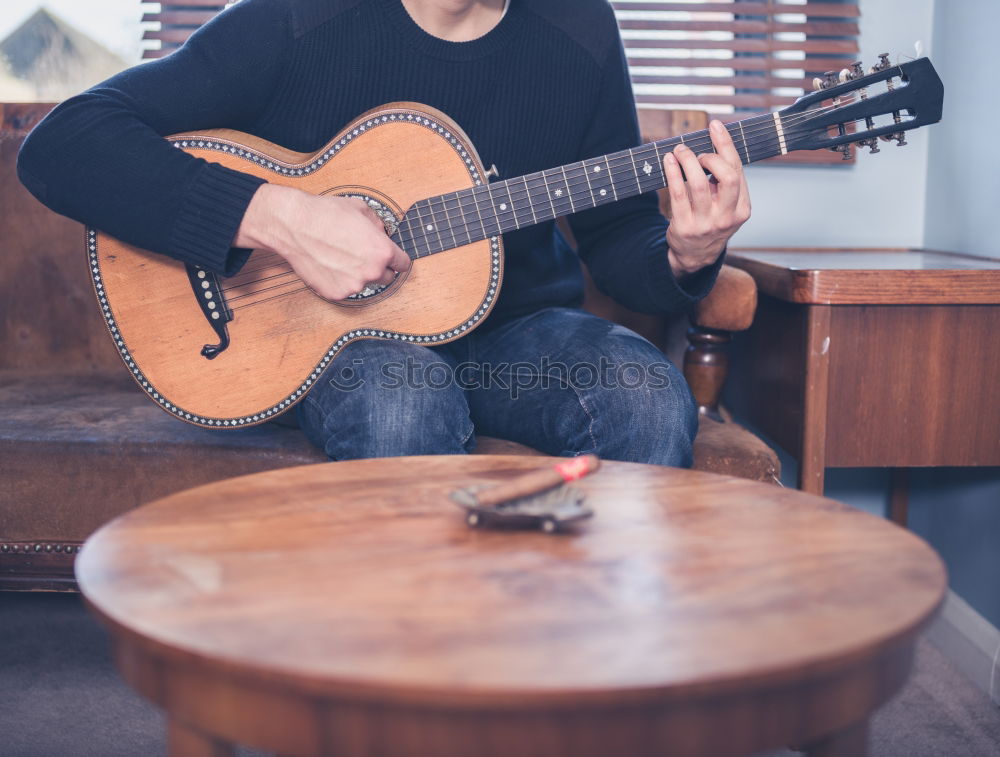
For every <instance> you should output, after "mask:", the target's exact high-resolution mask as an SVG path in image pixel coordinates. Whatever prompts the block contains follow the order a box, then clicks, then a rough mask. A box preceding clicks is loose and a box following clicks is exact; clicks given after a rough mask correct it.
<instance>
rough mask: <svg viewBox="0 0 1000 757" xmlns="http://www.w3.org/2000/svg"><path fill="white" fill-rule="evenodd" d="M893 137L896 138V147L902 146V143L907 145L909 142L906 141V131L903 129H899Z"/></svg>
mask: <svg viewBox="0 0 1000 757" xmlns="http://www.w3.org/2000/svg"><path fill="white" fill-rule="evenodd" d="M893 137H894V138H895V140H896V147H903V146H904V145H908V144H909V142H907V141H906V132H905V131H901V132H899V133H897V134H894V135H893Z"/></svg>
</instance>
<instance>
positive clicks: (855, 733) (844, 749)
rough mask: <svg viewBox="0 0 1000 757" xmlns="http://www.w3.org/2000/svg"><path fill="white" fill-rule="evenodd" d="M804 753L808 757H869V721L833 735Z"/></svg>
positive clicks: (805, 749)
mask: <svg viewBox="0 0 1000 757" xmlns="http://www.w3.org/2000/svg"><path fill="white" fill-rule="evenodd" d="M802 751H804V752H805V753H806V755H807V756H808V757H868V721H867V720H863V721H862V722H860V723H856V724H855V725H853V726H851V727H849V728H845V729H844V730H843V731H838V732H837V733H834V734H831V735H830V736H828V737H827V738H825V739H823V740H822V741H817V742H816V743H814V744H810V745H809V746H807V747H805V748H804V749H803V750H802Z"/></svg>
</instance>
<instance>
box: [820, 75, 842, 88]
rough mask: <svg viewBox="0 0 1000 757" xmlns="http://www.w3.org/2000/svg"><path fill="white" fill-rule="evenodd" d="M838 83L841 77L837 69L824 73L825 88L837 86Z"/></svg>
mask: <svg viewBox="0 0 1000 757" xmlns="http://www.w3.org/2000/svg"><path fill="white" fill-rule="evenodd" d="M838 84H840V79H839V77H838V76H837V73H836V72H835V71H827V72H826V73H825V74H823V89H829V88H830V87H836V86H837V85H838Z"/></svg>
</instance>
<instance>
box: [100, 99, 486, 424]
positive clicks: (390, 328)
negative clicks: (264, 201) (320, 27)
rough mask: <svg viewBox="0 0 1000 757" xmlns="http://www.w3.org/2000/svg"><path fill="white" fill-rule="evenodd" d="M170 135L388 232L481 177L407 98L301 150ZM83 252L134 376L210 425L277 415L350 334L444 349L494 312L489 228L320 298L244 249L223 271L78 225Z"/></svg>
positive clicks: (445, 124)
mask: <svg viewBox="0 0 1000 757" xmlns="http://www.w3.org/2000/svg"><path fill="white" fill-rule="evenodd" d="M170 139H171V141H173V142H175V144H176V145H177V146H178V147H179V149H183V150H185V151H186V152H189V153H190V154H192V155H196V156H198V157H201V158H204V159H206V160H208V161H210V162H216V163H221V164H222V165H225V166H228V167H229V168H233V169H235V170H238V171H243V172H246V173H251V174H254V175H257V176H261V177H263V178H266V179H267V180H268V181H269V182H271V183H275V184H282V185H287V186H291V187H295V188H298V189H302V190H304V191H307V192H310V193H312V194H317V195H343V196H358V197H363V198H365V199H366V200H367V201H369V204H370V205H372V206H373V207H374V208H376V210H377V212H379V213H380V215H383V216H385V217H386V218H387V219H388V221H389V223H388V224H387V226H389V229H390V231H392V230H393V229H394V225H395V222H398V221H399V220H401V219H402V218H403V216H404V215H405V213H406V211H407V209H408V208H410V206H411V205H412V204H413V203H414V202H416V201H418V200H421V199H423V198H426V197H429V196H433V195H440V194H445V193H448V192H454V191H457V190H461V189H467V188H470V187H473V186H476V185H477V183H485V182H486V179H485V177H484V172H483V168H482V165H481V163H480V161H479V158H478V156H477V155H476V152H475V150H474V148H473V146H472V144H471V143H470V141H469V139H468V137H466V135H465V134H464V133H463V132H462V130H461V129H460V128H459V127H458V126H457V125H456V124H454V123H453V122H452V121H451V120H450V119H448V118H447V117H446V116H445V115H444V114H442V113H440V112H438V111H435V110H433V109H430V108H428V107H426V106H422V105H416V104H412V103H394V104H390V105H387V106H384V107H382V108H379V109H376V110H374V111H371V112H369V113H366V114H364V115H363V116H361V117H359V118H358V119H356V120H355V121H354V122H353V123H351V124H350V125H349V126H347V127H346V128H345V129H344V130H343V131H342V132H341V133H340V134H338V135H337V137H336V138H335V139H334V140H333V141H331V142H330V143H329V145H327V146H326V147H324V148H323V149H322V150H320V151H319V152H317V153H315V154H312V155H304V154H300V153H293V152H290V151H288V150H285V149H282V148H280V147H278V146H276V145H273V144H270V143H268V142H266V141H264V140H261V139H257V138H255V137H251V136H248V135H245V134H242V133H239V132H234V131H227V130H213V131H203V132H197V133H190V134H181V135H176V136H174V137H171V138H170ZM88 254H89V256H90V262H91V274H92V276H93V279H94V285H95V290H96V292H97V295H98V301H99V304H100V305H101V308H102V313H103V315H104V317H105V321H106V322H107V325H108V328H109V331H110V332H111V336H112V338H113V339H114V340H115V343H116V345H117V347H118V350H119V353H120V354H121V356H122V358H123V360H124V361H125V364H126V366H127V367H128V368H129V370H130V372H131V373H132V375H133V377H134V378H135V379H136V381H137V382H138V383H139V385H140V386H141V387H142V388H143V390H144V391H146V392H147V393H148V394H149V396H150V397H151V398H152V399H153V400H154V401H155V402H156V403H157V404H158V405H159V406H160V407H161V408H163V409H164V410H166V411H167V412H170V413H171V414H173V415H175V416H177V417H178V418H181V419H182V420H185V421H188V422H190V423H194V424H197V425H202V426H210V427H212V428H220V427H222V428H232V427H240V426H248V425H254V424H257V423H261V422H264V421H266V420H269V419H271V418H273V417H275V416H277V415H280V414H281V413H283V412H285V411H287V410H288V409H289V408H291V407H292V406H293V405H294V404H295V403H297V402H298V401H300V400H301V399H302V397H304V396H305V394H306V392H307V391H308V390H309V389H310V388H311V386H312V385H313V384H314V383H315V382H316V381H317V379H318V378H319V375H320V373H321V372H322V371H323V369H324V368H326V366H327V365H329V363H330V362H331V360H333V359H334V358H335V357H336V356H337V355H338V354H339V353H340V351H341V350H342V349H343V348H344V347H345V346H346V345H347V344H349V343H350V342H352V341H354V340H356V339H360V338H372V337H374V338H380V339H389V340H395V341H407V342H410V343H421V344H441V343H444V342H447V341H451V340H453V339H456V338H458V337H460V336H462V335H463V334H464V333H467V332H468V331H470V330H471V329H473V328H475V327H476V326H478V325H479V323H481V322H482V320H483V319H484V318H485V317H486V315H487V314H488V313H489V310H490V309H491V308H492V306H493V303H494V302H495V299H496V296H497V294H498V292H499V289H500V279H501V274H502V257H503V256H502V242H501V239H500V237H499V236H495V237H492V238H489V239H484V240H481V241H476V242H474V243H472V244H467V245H465V246H461V247H457V248H455V249H451V250H448V251H446V252H442V253H441V254H436V255H432V256H429V257H426V258H418V259H416V260H414V261H413V265H412V268H411V269H410V271H409V272H408V273H406V274H404V275H401V276H399V277H398V278H397V280H396V282H395V283H394V284H392V285H391V286H390V287H388V288H387V289H385V290H384V291H381V292H379V293H377V294H374V295H373V296H368V297H366V298H364V299H356V300H350V301H342V302H329V301H326V300H324V299H322V298H321V297H319V296H318V295H316V294H314V293H313V292H312V290H310V289H308V288H306V287H305V285H304V284H303V283H302V282H301V281H300V280H299V279H298V277H297V276H295V275H294V272H291V271H290V267H289V266H288V265H287V264H284V262H283V261H281V260H280V259H279V258H277V256H274V255H273V254H271V253H259V252H254V253H253V254H252V255H251V257H250V260H249V261H248V262H247V263H246V265H245V266H244V267H243V270H242V271H241V272H240V273H239V274H238V275H237V276H234V277H232V278H230V279H224V278H222V277H216V276H215V275H214V274H211V273H208V272H199V271H197V270H196V269H193V268H190V267H188V266H185V264H183V263H180V262H178V261H174V260H172V259H169V258H167V257H165V256H162V255H157V254H154V253H151V252H148V251H145V250H141V249H138V248H136V247H133V246H130V245H127V244H124V243H122V242H120V241H118V240H116V239H114V238H112V237H109V236H106V235H104V234H102V233H99V232H95V231H88ZM198 277H201V278H198ZM208 297H210V301H211V302H213V303H215V304H214V306H211V307H212V309H211V310H209V309H208V308H207V307H206V304H207V303H206V302H204V299H205V298H208ZM215 313H219V314H221V317H220V315H214V314H215ZM213 318H214V319H215V320H214V321H213ZM226 318H231V320H228V321H226ZM220 326H222V327H223V328H224V332H225V336H226V337H228V344H226V346H225V347H224V348H223V349H220V350H218V351H217V352H216V354H213V355H212V356H211V357H207V356H206V355H205V354H203V353H204V351H205V350H204V348H205V347H206V345H216V344H219V343H220V342H221V341H222V339H221V333H220V331H219V330H218V329H219V327H220Z"/></svg>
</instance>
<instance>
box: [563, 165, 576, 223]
mask: <svg viewBox="0 0 1000 757" xmlns="http://www.w3.org/2000/svg"><path fill="white" fill-rule="evenodd" d="M559 171H560V172H561V173H562V177H563V183H564V184H565V185H566V197H567V198H569V210H570V212H571V213H575V212H576V205H575V204H574V203H573V187H571V186H570V185H569V179H568V178H567V176H566V166H560V167H559Z"/></svg>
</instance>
